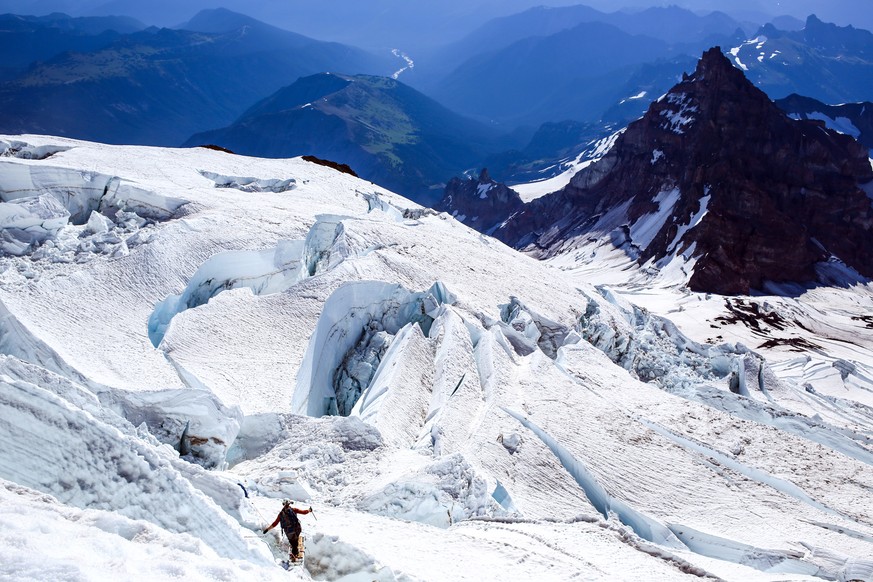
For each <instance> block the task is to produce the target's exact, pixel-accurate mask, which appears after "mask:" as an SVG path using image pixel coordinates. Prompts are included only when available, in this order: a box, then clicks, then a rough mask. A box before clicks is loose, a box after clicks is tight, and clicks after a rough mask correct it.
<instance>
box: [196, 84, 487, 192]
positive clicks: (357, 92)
mask: <svg viewBox="0 0 873 582" xmlns="http://www.w3.org/2000/svg"><path fill="white" fill-rule="evenodd" d="M500 143H501V141H500V139H499V136H498V134H497V133H496V132H495V131H493V130H492V129H490V128H488V127H487V126H485V125H482V124H479V123H478V122H475V121H472V120H469V119H467V118H464V117H461V116H460V115H457V114H455V113H453V112H451V111H449V110H448V109H446V108H445V107H443V106H441V105H440V104H439V103H437V102H435V101H433V100H432V99H430V98H428V97H425V96H424V95H422V94H421V93H419V92H418V91H416V90H414V89H412V88H410V87H408V86H406V85H404V84H403V83H400V82H399V81H396V80H394V79H389V78H385V77H371V76H347V75H337V74H329V73H326V74H319V75H313V76H310V77H305V78H303V79H300V80H298V81H297V82H296V83H294V84H292V85H290V86H288V87H285V88H283V89H281V90H280V91H278V92H276V93H275V94H274V95H271V96H270V97H268V98H266V99H264V100H263V101H261V102H259V103H258V104H256V105H255V106H253V107H252V108H250V109H249V110H248V111H247V112H245V113H244V114H243V115H242V116H241V117H240V118H239V119H238V120H237V121H236V122H234V123H233V124H232V125H230V126H228V127H225V128H223V129H216V130H212V131H207V132H203V133H199V134H196V135H194V136H193V137H191V138H190V139H189V140H188V141H187V142H186V145H188V146H197V145H201V144H216V145H219V146H222V147H225V148H228V149H230V150H232V151H234V152H236V153H238V154H244V155H252V156H260V157H268V158H285V157H293V156H299V155H303V154H310V155H315V156H318V157H320V158H326V159H329V160H333V161H336V162H339V163H344V164H348V165H349V166H351V168H352V169H353V170H354V171H355V172H356V173H357V174H358V175H359V176H361V177H362V178H365V179H367V180H371V181H373V182H376V183H378V184H380V185H382V186H385V187H386V188H390V189H392V190H395V191H396V192H399V193H402V194H404V195H406V196H408V197H410V198H412V199H414V200H416V201H417V202H420V203H422V204H425V205H431V204H433V203H434V202H436V201H437V200H438V199H439V197H440V196H441V194H442V189H443V187H444V185H445V183H446V181H448V180H449V178H451V177H452V176H456V175H458V174H460V173H463V172H464V171H465V170H467V169H469V168H471V167H474V166H475V165H476V164H477V163H478V162H480V161H481V160H482V159H483V158H484V157H485V156H486V155H488V154H489V153H491V152H493V151H496V150H497V149H499V147H500Z"/></svg>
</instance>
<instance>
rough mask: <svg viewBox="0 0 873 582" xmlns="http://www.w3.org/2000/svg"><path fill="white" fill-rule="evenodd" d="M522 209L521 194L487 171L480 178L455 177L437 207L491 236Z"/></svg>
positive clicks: (447, 186)
mask: <svg viewBox="0 0 873 582" xmlns="http://www.w3.org/2000/svg"><path fill="white" fill-rule="evenodd" d="M522 206H524V203H523V202H522V201H521V198H520V197H519V195H518V192H516V191H515V190H512V189H511V188H508V187H507V186H506V185H505V184H501V183H498V182H495V181H494V180H492V179H491V176H490V175H489V174H488V170H487V168H486V169H483V170H482V172H481V173H480V174H479V178H478V179H474V178H468V179H466V180H464V179H461V178H452V179H451V180H450V181H449V183H448V184H446V189H445V193H444V194H443V199H442V200H440V202H439V203H438V204H437V205H436V206H435V207H434V208H435V209H436V210H439V211H441V212H448V213H449V214H451V215H452V216H454V217H455V218H457V219H458V220H459V221H461V222H463V223H464V224H466V225H467V226H469V227H470V228H474V229H476V230H478V231H479V232H484V233H490V232H491V231H493V230H494V229H495V228H497V227H499V226H500V225H501V224H502V223H503V222H504V221H505V220H506V219H507V218H508V217H509V216H511V215H512V214H513V213H514V212H516V211H518V210H520V209H521V207H522Z"/></svg>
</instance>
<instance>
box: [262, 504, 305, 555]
mask: <svg viewBox="0 0 873 582" xmlns="http://www.w3.org/2000/svg"><path fill="white" fill-rule="evenodd" d="M311 511H312V507H310V508H309V509H297V508H296V507H291V501H290V500H288V499H286V500H284V501H283V502H282V510H281V511H280V512H279V515H277V516H276V521H274V522H273V525H271V526H270V527H268V528H266V529H264V533H267V532H268V531H270V530H271V529H273V528H274V527H276V526H277V525H278V524H279V523H280V522H281V523H282V531H283V532H285V535H286V536H287V537H288V541H289V542H291V555H290V559H291V561H292V562H296V561H297V560H298V559H299V555H298V553H297V543H298V541H299V540H300V532H301V531H302V528H301V527H300V520H299V519H297V514H298V513H299V514H301V515H306V514H307V513H310V512H311Z"/></svg>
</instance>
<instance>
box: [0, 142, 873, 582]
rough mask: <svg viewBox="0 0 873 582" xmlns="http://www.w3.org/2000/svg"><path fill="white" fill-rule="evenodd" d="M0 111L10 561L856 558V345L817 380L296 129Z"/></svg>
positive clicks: (204, 575) (866, 486)
mask: <svg viewBox="0 0 873 582" xmlns="http://www.w3.org/2000/svg"><path fill="white" fill-rule="evenodd" d="M0 140H2V141H0V151H2V152H3V158H2V159H0V197H2V200H3V203H2V204H0V210H2V212H0V217H2V220H3V222H2V223H0V226H2V232H0V241H2V244H3V249H4V255H3V257H2V258H0V314H2V317H0V348H2V350H0V351H2V357H0V385H2V386H0V442H2V443H3V446H2V447H0V479H2V481H0V500H2V501H0V526H2V527H0V532H2V533H0V556H2V558H3V559H0V578H11V579H24V580H42V579H49V578H52V579H84V580H103V579H107V580H108V579H117V578H118V577H119V576H120V575H122V576H123V575H133V576H136V577H142V578H151V579H165V578H170V577H182V576H184V577H185V578H186V579H213V580H214V579H220V580H244V579H280V576H281V577H283V579H287V578H288V577H289V576H290V577H291V578H292V579H297V578H302V579H310V578H311V579H318V580H340V579H343V580H518V579H534V578H536V579H540V580H567V579H573V578H579V579H593V580H639V579H650V580H682V579H695V578H707V579H727V580H785V579H791V580H818V579H822V580H852V579H858V580H873V561H871V560H870V556H871V555H873V497H871V495H870V491H871V490H873V448H871V438H873V437H871V431H873V414H871V408H870V406H871V404H873V403H871V402H869V401H867V400H868V395H869V394H870V390H871V388H870V385H869V382H870V381H869V380H868V378H869V377H870V374H869V373H868V372H867V368H865V367H864V365H862V363H860V362H858V363H853V362H852V361H851V359H852V358H851V354H846V357H845V358H844V359H843V360H841V362H843V363H841V364H840V366H839V367H836V368H835V370H836V372H835V373H836V374H837V375H840V377H841V378H842V380H843V382H842V392H840V393H839V395H838V396H837V395H832V394H830V393H828V392H827V391H826V388H827V389H830V388H833V386H834V385H835V382H834V378H833V376H832V375H830V376H828V375H827V374H826V373H825V371H823V373H822V376H821V377H813V376H803V377H800V375H798V374H795V373H793V371H792V369H788V368H785V367H784V366H783V368H778V367H776V368H774V367H773V366H771V365H770V362H769V361H768V360H767V359H766V358H764V357H763V356H762V354H761V353H758V352H756V351H754V350H753V349H752V347H753V346H748V347H747V345H743V344H742V343H740V342H722V343H718V344H715V343H705V342H703V341H694V340H692V339H691V338H690V337H688V336H686V335H684V334H682V333H681V332H680V331H679V330H678V329H677V327H676V326H675V325H673V324H672V323H671V322H670V321H668V320H666V319H662V318H660V317H656V316H653V315H651V314H649V312H647V311H645V310H642V309H639V308H637V307H635V306H633V305H632V304H630V303H628V302H627V301H626V300H625V299H623V298H622V297H620V296H619V295H618V294H616V293H612V292H610V291H609V290H608V289H606V288H599V289H598V288H595V287H593V286H591V285H590V284H588V283H587V282H584V281H581V280H579V279H578V277H576V276H575V275H576V273H574V272H572V271H571V272H569V273H567V272H564V271H562V270H561V269H558V268H555V267H553V266H551V265H549V264H546V263H542V262H538V261H536V260H534V259H531V258H529V257H526V256H524V255H521V254H519V253H517V252H516V251H514V250H512V249H510V248H508V247H506V246H504V245H503V244H501V243H499V242H497V241H495V240H493V239H490V238H488V237H485V236H483V235H480V234H479V233H476V232H474V231H472V230H470V229H468V228H467V227H465V226H464V225H462V224H460V223H459V222H457V221H456V220H454V219H453V218H451V217H450V216H449V215H447V214H437V213H435V212H433V211H429V210H426V209H423V208H420V207H418V206H416V205H414V204H413V203H411V202H409V201H407V200H405V199H403V198H401V197H399V196H397V195H395V194H392V193H390V192H387V191H385V190H384V189H382V188H380V187H378V186H376V185H374V184H372V183H369V182H365V181H362V180H359V179H357V178H354V177H352V176H349V175H346V174H341V173H338V172H336V171H334V170H332V169H330V168H326V167H323V166H320V165H315V164H312V163H309V162H305V161H303V160H300V159H290V160H259V159H253V158H245V157H239V156H233V155H230V154H226V153H223V152H218V151H212V150H208V149H188V150H172V149H158V148H143V147H119V146H106V145H99V144H92V143H85V142H76V141H71V140H65V139H60V138H51V137H40V136H16V137H0ZM863 305H866V304H863ZM858 307H859V309H860V308H863V307H862V305H861V304H859V305H858ZM859 317H861V315H859ZM858 353H859V354H861V355H864V354H866V353H867V350H866V349H859V350H858ZM853 366H854V367H853ZM843 373H845V375H843ZM825 376H827V377H825ZM801 383H803V384H801ZM805 384H808V386H806V385H805ZM804 397H805V399H803V400H802V402H803V408H802V409H797V408H792V407H790V406H788V405H786V402H790V401H792V399H794V400H796V401H800V399H801V398H804ZM283 497H290V498H292V499H294V500H296V501H298V502H301V503H302V504H303V506H304V507H306V506H309V505H310V504H311V505H312V507H314V508H315V513H314V514H312V516H304V517H303V524H304V532H305V534H306V535H307V541H306V561H305V564H304V567H303V568H299V569H296V570H294V571H293V572H291V573H290V574H289V573H287V572H284V571H283V570H281V569H280V568H279V566H276V565H275V559H276V558H279V557H281V556H282V555H283V554H284V553H285V552H287V545H284V546H283V545H282V542H281V541H279V540H280V538H279V536H278V535H274V534H276V530H273V532H271V533H270V534H268V535H266V536H264V535H261V534H260V530H261V529H262V528H263V527H264V526H265V525H267V524H268V523H270V522H272V519H273V518H274V516H275V515H276V512H277V511H278V509H279V507H280V504H279V501H278V500H280V499H282V498H283ZM315 518H317V521H316V519H315ZM49 536H51V538H50V537H49ZM58 539H62V540H63V543H61V544H59V543H58ZM59 546H61V547H59Z"/></svg>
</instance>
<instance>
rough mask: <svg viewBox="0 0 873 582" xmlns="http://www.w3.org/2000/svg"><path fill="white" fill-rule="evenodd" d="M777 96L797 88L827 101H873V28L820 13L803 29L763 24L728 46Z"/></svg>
mask: <svg viewBox="0 0 873 582" xmlns="http://www.w3.org/2000/svg"><path fill="white" fill-rule="evenodd" d="M725 52H726V54H728V55H730V57H731V60H732V61H733V63H734V64H735V65H736V66H737V67H739V68H740V69H742V70H743V71H744V72H745V73H746V76H747V77H748V78H749V80H751V81H752V82H753V83H754V84H755V85H756V86H757V87H759V88H760V89H762V90H764V91H765V92H766V93H767V94H768V95H770V97H771V98H773V99H780V98H782V97H786V96H788V95H790V94H791V93H797V94H799V95H805V96H807V97H812V98H814V99H818V100H820V101H823V102H825V103H831V104H836V103H850V102H857V101H870V100H873V33H871V32H869V31H867V30H861V29H856V28H853V27H851V26H844V27H841V26H836V25H834V24H829V23H825V22H822V21H821V20H819V19H818V18H816V17H815V16H810V17H809V18H807V20H806V25H805V26H804V28H803V29H802V30H797V31H781V30H778V29H777V28H775V27H774V26H772V25H767V26H764V27H763V28H761V29H760V30H759V31H758V32H757V34H756V35H755V36H754V37H753V38H752V39H750V40H747V41H746V42H744V43H742V44H738V45H734V48H731V49H729V50H727V51H725Z"/></svg>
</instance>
